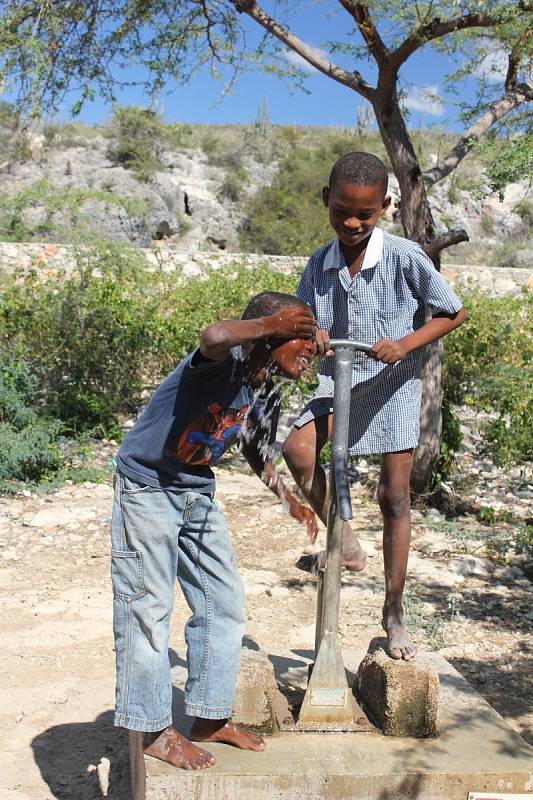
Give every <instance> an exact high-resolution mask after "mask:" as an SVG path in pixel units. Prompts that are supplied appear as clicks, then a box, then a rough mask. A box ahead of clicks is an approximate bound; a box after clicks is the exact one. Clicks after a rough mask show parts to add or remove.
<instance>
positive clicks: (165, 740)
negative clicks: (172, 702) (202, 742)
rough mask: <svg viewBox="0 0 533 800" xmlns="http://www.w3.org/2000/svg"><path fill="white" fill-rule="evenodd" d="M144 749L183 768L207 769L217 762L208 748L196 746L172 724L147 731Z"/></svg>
mask: <svg viewBox="0 0 533 800" xmlns="http://www.w3.org/2000/svg"><path fill="white" fill-rule="evenodd" d="M143 751H144V752H145V753H146V755H147V756H152V757H153V758H158V759H159V760H160V761H166V763H167V764H173V765H174V766H175V767H181V768H182V769H207V767H212V766H213V764H214V763H215V759H214V757H213V756H212V755H211V753H208V752H207V750H202V748H201V747H196V745H194V744H193V743H192V742H190V741H189V740H188V739H186V738H185V736H182V735H181V733H178V731H177V730H176V728H175V727H174V726H173V725H171V726H169V727H168V728H165V730H163V731H157V732H156V733H145V734H144V736H143Z"/></svg>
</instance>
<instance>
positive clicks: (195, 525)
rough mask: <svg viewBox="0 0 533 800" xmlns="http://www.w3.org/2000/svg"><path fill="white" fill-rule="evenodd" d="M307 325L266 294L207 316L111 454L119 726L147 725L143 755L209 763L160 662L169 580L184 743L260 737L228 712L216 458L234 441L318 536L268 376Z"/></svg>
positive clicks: (239, 612)
mask: <svg viewBox="0 0 533 800" xmlns="http://www.w3.org/2000/svg"><path fill="white" fill-rule="evenodd" d="M316 331H317V325H316V321H315V319H314V317H313V315H312V313H311V311H310V309H309V307H308V306H307V305H306V304H305V303H303V302H302V301H301V300H298V299H297V298H295V297H292V296H291V295H285V294H281V293H278V292H263V293H261V294H259V295H256V296H255V297H254V298H253V299H252V300H251V301H250V303H249V304H248V306H247V308H246V310H245V312H244V314H243V317H242V319H240V320H230V321H223V322H218V323H215V324H213V325H209V326H208V327H207V328H206V329H205V330H204V331H203V333H202V335H201V339H200V346H199V347H198V348H197V349H196V350H195V351H194V352H193V353H191V354H190V355H188V356H187V357H186V358H185V359H184V360H183V361H182V362H181V363H180V364H179V365H178V367H177V368H176V369H175V370H174V372H172V373H171V374H170V375H169V376H168V377H167V378H166V380H164V381H163V383H162V384H161V386H160V387H159V388H158V389H157V390H156V392H155V394H154V395H153V397H152V399H151V400H150V402H149V403H148V406H147V407H146V410H145V411H144V413H143V415H142V417H141V418H140V419H139V420H138V421H137V423H136V424H135V425H134V427H133V428H132V429H131V431H130V432H129V433H128V434H127V436H126V437H125V439H124V441H123V443H122V445H121V447H120V449H119V452H118V459H117V460H118V468H117V475H116V480H115V500H114V506H113V518H112V525H111V528H112V531H111V533H112V569H111V571H112V580H113V595H114V601H113V629H114V635H115V648H116V665H117V683H116V712H115V724H116V725H121V726H123V727H125V728H129V729H132V730H138V731H143V732H144V740H143V746H144V752H145V753H147V754H149V755H152V756H154V757H156V758H160V759H162V760H163V761H167V762H168V763H171V764H174V765H175V766H178V767H183V768H185V769H203V768H205V767H209V766H211V765H212V764H213V763H214V758H213V757H212V756H211V754H210V753H208V752H207V751H206V750H204V749H202V748H199V747H197V746H196V745H194V744H192V742H191V741H190V740H189V739H186V738H185V737H184V736H182V735H181V734H180V733H179V732H178V731H177V730H176V729H175V728H174V727H173V725H172V715H171V707H172V684H171V674H170V664H169V659H168V639H169V625H170V615H171V612H172V605H173V591H174V582H175V580H176V578H177V579H178V582H179V584H180V586H181V589H182V591H183V593H184V596H185V599H186V601H187V603H188V605H189V607H190V609H191V612H192V616H191V617H190V619H189V621H188V622H187V625H186V628H185V639H186V642H187V665H188V678H187V683H186V686H185V710H186V713H187V714H189V715H190V716H192V717H194V722H193V725H192V728H191V739H194V740H196V741H222V742H226V743H229V744H233V745H235V746H237V747H240V748H243V749H249V750H262V749H264V742H263V740H262V739H261V738H260V737H258V736H255V735H254V734H251V733H248V732H246V731H244V730H242V729H241V728H239V727H238V726H237V725H235V724H234V723H233V722H232V720H231V718H230V716H231V708H232V703H233V695H234V690H235V683H236V677H237V668H238V663H239V655H240V648H241V641H242V635H243V631H244V619H245V618H244V590H243V585H242V581H241V578H240V576H239V572H238V570H237V567H236V564H235V558H234V555H233V549H232V546H231V542H230V539H229V536H228V532H227V529H226V524H225V521H224V516H223V514H222V512H221V511H220V509H219V508H218V506H217V504H216V502H215V500H214V493H215V477H214V474H213V471H212V469H211V468H212V466H213V465H215V464H216V463H217V462H218V460H219V459H220V457H221V455H222V454H223V453H224V452H225V451H226V450H227V449H228V448H229V447H231V445H232V444H234V443H235V442H237V441H238V440H239V441H241V443H242V450H243V453H244V455H245V457H246V458H247V460H248V462H249V463H250V465H251V466H252V469H253V470H254V472H256V474H257V475H259V476H260V477H261V478H262V480H263V481H264V482H265V483H266V485H267V486H269V487H270V488H271V489H272V491H273V492H274V493H275V494H277V495H278V496H279V497H280V498H281V499H282V500H283V502H284V504H285V505H286V506H287V507H288V509H289V512H290V513H291V515H292V516H293V517H295V518H296V519H298V520H299V521H301V522H303V523H304V524H305V525H306V526H307V529H308V532H309V533H310V535H311V536H313V535H316V518H315V515H314V513H313V512H312V511H311V509H309V508H307V507H305V506H302V505H301V504H300V503H299V502H298V501H297V500H296V498H295V497H294V496H293V495H292V494H291V493H290V492H289V491H288V490H287V488H286V487H285V486H284V484H283V482H282V481H281V479H280V478H279V476H278V475H277V473H276V470H275V468H274V466H273V463H272V461H271V459H270V455H269V450H270V445H271V444H272V442H273V441H274V440H275V435H276V427H277V418H278V404H279V399H278V396H277V393H276V391H275V389H274V385H273V383H272V375H274V374H281V375H284V376H285V377H288V378H293V379H296V378H298V377H299V376H300V374H301V373H302V372H303V370H304V369H306V367H307V366H308V365H309V363H310V362H311V360H312V359H313V358H314V356H315V355H316V353H317V344H316V340H315V334H316Z"/></svg>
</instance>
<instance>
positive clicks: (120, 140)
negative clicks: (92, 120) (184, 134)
mask: <svg viewBox="0 0 533 800" xmlns="http://www.w3.org/2000/svg"><path fill="white" fill-rule="evenodd" d="M112 127H113V130H114V134H115V142H114V144H113V145H111V147H110V148H109V151H108V155H109V158H110V159H111V161H112V162H113V163H114V164H117V165H120V166H123V167H125V168H126V169H131V170H132V171H133V172H135V174H136V175H137V177H138V178H139V179H140V180H145V181H147V180H149V179H150V178H151V177H152V176H153V174H154V173H155V172H158V171H159V170H160V169H162V168H163V165H162V163H161V160H160V156H161V151H162V148H163V143H164V138H165V127H164V124H163V122H162V121H161V120H160V118H159V117H158V115H157V114H156V113H155V111H150V110H149V109H147V108H138V107H137V106H124V107H123V108H118V107H117V108H115V110H114V111H113V118H112Z"/></svg>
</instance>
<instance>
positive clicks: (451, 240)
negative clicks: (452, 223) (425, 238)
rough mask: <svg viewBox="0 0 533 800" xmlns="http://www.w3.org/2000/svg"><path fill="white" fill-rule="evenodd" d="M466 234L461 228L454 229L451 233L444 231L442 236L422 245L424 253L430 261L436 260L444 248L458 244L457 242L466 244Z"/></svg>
mask: <svg viewBox="0 0 533 800" xmlns="http://www.w3.org/2000/svg"><path fill="white" fill-rule="evenodd" d="M468 241H469V238H468V234H467V232H466V231H465V230H463V228H454V229H453V230H451V231H446V233H443V234H442V236H438V237H437V238H436V239H433V241H432V242H429V244H426V245H424V252H425V253H426V254H427V255H428V256H429V257H430V258H431V259H432V260H434V259H436V258H437V257H438V255H439V253H440V252H441V251H442V250H444V249H445V248H446V247H451V246H452V244H459V242H468Z"/></svg>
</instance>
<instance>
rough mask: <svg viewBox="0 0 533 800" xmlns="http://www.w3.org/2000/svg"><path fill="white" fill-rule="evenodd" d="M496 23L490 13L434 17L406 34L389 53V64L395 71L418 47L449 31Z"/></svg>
mask: <svg viewBox="0 0 533 800" xmlns="http://www.w3.org/2000/svg"><path fill="white" fill-rule="evenodd" d="M497 24H498V20H496V19H495V18H494V17H493V16H491V15H490V14H464V15H463V16H461V17H453V18H452V19H448V20H446V21H445V22H442V21H441V20H440V19H439V17H435V19H432V20H431V22H428V23H426V24H425V25H421V26H420V28H419V29H418V30H417V31H415V32H414V33H412V34H411V36H408V37H407V39H405V40H404V41H403V42H402V43H401V44H400V45H399V46H398V47H397V48H396V50H394V51H393V52H392V53H391V55H390V62H391V66H392V67H393V69H394V70H395V71H397V70H398V69H399V68H400V66H401V65H402V64H403V63H404V62H405V61H407V59H408V58H409V56H412V55H413V53H414V52H415V51H416V50H418V48H419V47H422V45H424V44H426V43H427V42H431V41H433V39H440V38H442V37H443V36H447V35H448V34H449V33H455V32H456V31H462V30H465V28H491V27H493V26H495V25H497Z"/></svg>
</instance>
